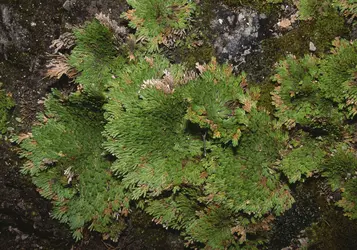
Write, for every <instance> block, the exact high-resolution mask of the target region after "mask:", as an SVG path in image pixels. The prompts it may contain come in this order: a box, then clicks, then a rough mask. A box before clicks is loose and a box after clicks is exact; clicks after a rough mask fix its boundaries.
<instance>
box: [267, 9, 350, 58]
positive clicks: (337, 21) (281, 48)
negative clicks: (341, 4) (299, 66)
mask: <svg viewBox="0 0 357 250" xmlns="http://www.w3.org/2000/svg"><path fill="white" fill-rule="evenodd" d="M348 31H349V29H348V27H346V26H345V23H344V19H343V17H341V16H339V14H338V12H337V11H336V10H333V9H331V10H330V11H329V13H328V14H327V15H326V16H320V17H318V18H317V19H316V20H311V21H302V22H301V24H300V25H299V27H297V28H295V29H293V30H291V31H289V32H287V33H286V34H285V35H283V36H281V37H278V38H269V39H266V40H264V41H263V50H264V53H266V56H267V57H268V58H270V61H271V63H274V62H276V61H278V60H280V59H282V58H283V57H284V56H285V55H286V54H288V53H290V54H294V55H296V56H298V57H301V56H303V55H304V54H309V53H310V51H309V43H310V41H311V42H313V43H314V44H315V46H316V47H317V51H316V53H318V54H323V53H324V52H326V51H328V50H329V48H330V46H331V41H332V40H333V39H334V38H335V37H337V36H344V35H347V34H348Z"/></svg>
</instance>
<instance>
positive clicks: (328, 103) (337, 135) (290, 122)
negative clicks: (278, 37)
mask: <svg viewBox="0 0 357 250" xmlns="http://www.w3.org/2000/svg"><path fill="white" fill-rule="evenodd" d="M332 45H333V48H332V49H331V51H330V53H328V54H326V55H324V56H323V57H322V58H317V57H315V56H313V55H306V56H305V57H303V58H296V57H294V56H288V57H287V58H286V60H284V61H281V62H280V63H279V64H278V65H277V69H276V71H277V72H276V75H275V76H274V77H273V80H274V81H276V82H277V83H278V86H277V87H276V88H275V90H274V91H273V92H272V100H273V104H274V106H275V108H276V112H275V113H274V115H275V116H276V117H277V119H278V121H279V123H280V124H282V125H283V126H285V127H286V129H287V130H290V133H291V136H290V137H291V138H292V139H291V140H292V141H291V142H290V144H291V146H290V148H291V149H290V150H289V151H290V155H288V156H287V158H285V157H284V158H283V160H282V162H281V169H282V171H283V172H284V173H285V174H286V176H287V177H288V179H289V181H290V182H295V181H296V180H299V179H300V176H301V175H305V176H310V175H311V174H313V173H314V172H321V173H322V175H323V176H326V177H327V179H328V181H329V183H330V184H331V187H332V189H333V190H334V191H335V190H339V191H341V192H342V197H343V198H342V200H341V201H339V202H338V205H340V206H342V207H343V208H344V210H345V212H346V214H347V215H348V216H349V217H351V218H357V207H356V205H355V202H356V198H357V196H356V191H357V186H356V179H357V168H356V160H357V158H356V153H357V152H356V150H355V149H354V145H355V143H356V141H355V133H356V128H355V123H354V121H353V120H354V118H355V116H356V114H357V112H356V111H357V109H356V98H357V92H356V90H357V85H356V76H357V67H356V66H357V53H356V52H357V43H356V42H349V41H347V40H343V39H336V40H334V41H333V43H332ZM302 133H303V134H302ZM291 156H293V161H292V160H291V159H290V158H291ZM295 156H296V157H295ZM301 159H303V160H304V161H302V160H301Z"/></svg>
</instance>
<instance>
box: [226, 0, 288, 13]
mask: <svg viewBox="0 0 357 250" xmlns="http://www.w3.org/2000/svg"><path fill="white" fill-rule="evenodd" d="M279 2H281V1H280V0H265V1H264V0H222V3H223V4H226V5H228V6H231V7H239V6H244V7H249V8H253V9H255V10H257V11H259V12H263V13H266V14H269V13H271V12H273V11H275V10H276V7H277V5H274V4H273V3H279Z"/></svg>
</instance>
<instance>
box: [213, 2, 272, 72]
mask: <svg viewBox="0 0 357 250" xmlns="http://www.w3.org/2000/svg"><path fill="white" fill-rule="evenodd" d="M215 15H216V16H215V18H214V19H213V20H212V21H211V28H212V30H213V31H214V33H215V39H214V48H215V50H216V56H217V58H218V60H219V61H220V62H226V61H228V62H230V63H232V64H233V65H234V67H235V68H237V67H239V65H240V64H242V63H244V62H245V58H246V56H247V55H249V54H251V53H252V52H255V51H257V50H259V28H260V24H259V23H260V21H261V20H264V19H265V18H266V16H265V15H264V14H259V13H257V12H256V11H254V10H251V9H247V8H239V9H236V10H232V9H228V8H227V7H226V6H224V5H221V6H218V7H217V9H216V10H215Z"/></svg>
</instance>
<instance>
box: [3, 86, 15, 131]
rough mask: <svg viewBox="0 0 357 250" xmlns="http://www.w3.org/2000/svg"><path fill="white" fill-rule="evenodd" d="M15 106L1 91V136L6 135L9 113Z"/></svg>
mask: <svg viewBox="0 0 357 250" xmlns="http://www.w3.org/2000/svg"><path fill="white" fill-rule="evenodd" d="M14 106H15V103H14V101H13V100H12V99H11V98H10V97H9V96H7V95H6V93H5V92H4V91H3V90H0V134H4V133H5V132H6V128H7V122H8V118H9V111H10V110H11V108H13V107H14Z"/></svg>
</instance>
